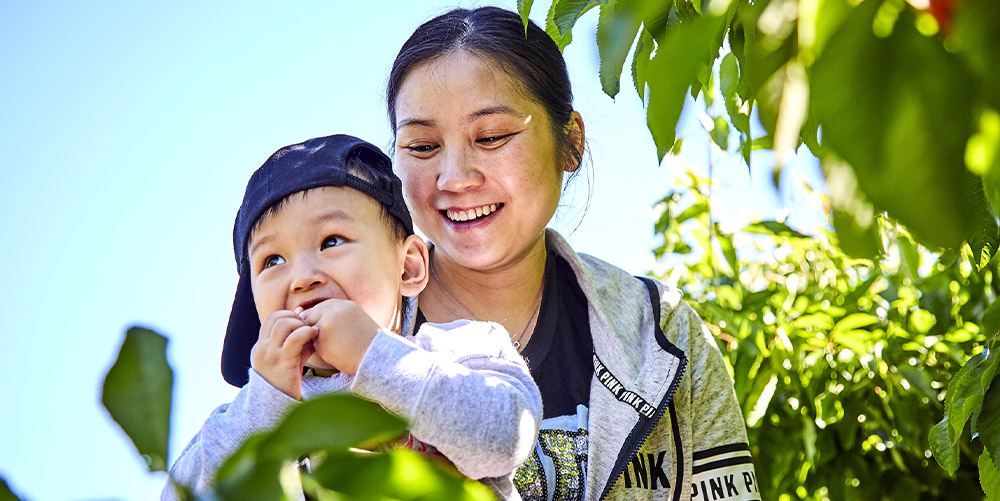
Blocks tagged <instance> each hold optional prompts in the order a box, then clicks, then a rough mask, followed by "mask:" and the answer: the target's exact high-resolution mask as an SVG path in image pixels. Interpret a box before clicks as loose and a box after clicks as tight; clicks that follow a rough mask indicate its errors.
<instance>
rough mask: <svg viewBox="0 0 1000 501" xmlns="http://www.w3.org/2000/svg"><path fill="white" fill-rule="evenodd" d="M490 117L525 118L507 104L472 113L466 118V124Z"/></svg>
mask: <svg viewBox="0 0 1000 501" xmlns="http://www.w3.org/2000/svg"><path fill="white" fill-rule="evenodd" d="M489 115H512V116H515V117H517V118H524V116H525V115H522V114H521V113H519V112H518V111H517V110H515V109H514V108H511V107H510V106H507V105H505V104H498V105H496V106H489V107H487V108H483V109H481V110H477V111H474V112H472V113H470V114H469V116H467V117H465V122H466V123H469V122H475V121H476V120H479V119H480V118H483V117H485V116H489Z"/></svg>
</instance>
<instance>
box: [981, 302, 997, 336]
mask: <svg viewBox="0 0 1000 501" xmlns="http://www.w3.org/2000/svg"><path fill="white" fill-rule="evenodd" d="M979 327H980V328H982V331H983V333H984V334H986V339H991V338H993V336H996V335H997V333H998V332H1000V300H995V301H993V302H992V303H990V306H989V307H988V308H986V311H984V312H983V319H982V320H981V321H980V322H979Z"/></svg>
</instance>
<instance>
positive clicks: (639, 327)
mask: <svg viewBox="0 0 1000 501" xmlns="http://www.w3.org/2000/svg"><path fill="white" fill-rule="evenodd" d="M386 104H387V109H388V114H389V120H390V125H391V127H392V130H393V133H394V136H395V162H396V169H397V171H398V173H399V175H400V177H401V178H402V180H403V189H404V195H405V197H406V199H407V203H408V205H409V207H410V211H411V213H412V216H413V219H414V222H415V223H416V224H417V225H418V226H419V227H420V229H421V230H422V231H423V232H424V234H425V235H427V237H428V239H429V240H430V242H431V244H432V245H433V249H432V253H431V262H430V264H431V266H430V268H431V271H432V279H431V281H430V283H429V285H428V287H427V288H426V289H425V290H424V292H423V293H421V294H420V297H419V310H418V311H414V312H413V315H412V316H411V318H410V328H412V326H413V324H414V323H416V324H419V323H420V322H423V321H432V322H448V321H451V320H455V319H459V318H473V319H478V320H490V321H495V322H499V323H501V324H502V325H503V326H504V327H506V328H507V330H508V332H509V333H510V336H511V342H512V343H513V344H514V346H515V347H517V348H518V349H519V350H520V351H521V354H522V355H523V356H524V357H525V358H526V359H527V360H528V363H529V366H530V368H531V372H532V376H533V377H534V378H535V381H536V382H537V383H538V385H539V387H540V389H541V392H542V399H543V402H544V421H543V424H542V431H541V433H540V434H539V438H538V443H537V444H536V447H535V453H534V454H533V455H532V457H531V458H530V459H529V460H528V461H527V462H526V463H525V464H524V465H523V466H522V467H521V469H520V470H519V471H518V474H517V475H516V477H515V483H516V484H517V487H518V490H519V491H520V493H521V495H522V497H523V498H524V499H674V500H677V499H684V500H685V501H686V500H688V499H691V498H692V497H695V498H697V499H702V498H704V499H727V500H730V499H732V500H735V499H759V494H758V490H757V488H756V478H755V476H754V470H753V465H752V464H751V462H750V453H749V448H748V446H747V438H746V429H745V425H744V423H743V419H742V415H741V413H740V409H739V406H738V404H737V402H736V396H735V392H734V391H733V384H732V380H731V379H730V377H729V375H728V373H727V372H726V368H725V365H724V363H723V360H722V357H721V355H720V353H719V350H718V348H717V347H716V346H715V344H714V342H713V340H712V339H711V336H710V334H708V332H707V330H706V329H705V327H704V325H703V323H702V322H701V320H700V319H699V318H698V317H697V315H696V314H695V313H694V312H693V310H691V308H690V307H688V306H687V305H686V304H684V303H683V302H681V300H680V297H679V293H678V292H677V291H675V290H670V289H664V288H663V287H662V286H661V285H660V284H658V283H655V282H652V281H645V280H641V279H637V278H635V277H632V276H630V275H629V274H628V273H626V272H624V271H623V270H621V269H619V268H616V267H614V266H612V265H609V264H607V263H604V262H602V261H600V260H598V259H595V258H593V257H590V256H586V255H581V254H577V253H576V252H574V251H573V249H571V248H570V247H569V245H568V244H567V243H566V241H565V240H564V239H563V238H562V237H561V236H560V235H559V234H558V233H556V232H555V231H552V230H546V228H545V226H546V224H548V222H549V220H550V219H551V218H552V216H553V214H554V213H555V210H556V207H557V206H558V204H559V197H560V194H561V190H562V181H563V176H564V174H565V173H569V176H570V177H573V176H574V175H575V174H576V173H577V172H578V170H579V168H580V162H581V158H582V155H583V151H584V126H583V120H582V118H581V117H580V114H579V113H577V112H576V111H574V110H573V107H572V91H571V89H570V84H569V77H568V74H567V72H566V65H565V62H564V61H563V58H562V55H561V54H560V52H559V50H558V48H557V47H556V45H555V43H554V42H553V41H552V40H551V39H550V38H549V37H548V35H546V34H545V32H544V31H543V30H541V29H540V28H538V27H537V26H536V25H534V24H533V23H531V24H529V25H528V27H527V30H525V27H524V25H523V24H522V21H521V18H520V16H519V15H518V14H517V13H514V12H510V11H506V10H502V9H498V8H493V7H483V8H478V9H475V10H465V9H456V10H453V11H451V12H448V13H446V14H443V15H441V16H439V17H437V18H435V19H432V20H430V21H428V22H426V23H424V24H423V25H421V26H420V27H419V28H417V30H416V31H415V32H414V33H413V35H412V36H411V37H410V38H409V40H407V42H406V43H405V44H404V45H403V47H402V48H401V49H400V52H399V54H398V56H397V57H396V60H395V62H394V64H393V67H392V71H391V73H390V75H389V82H388V88H387V103H386ZM498 412H502V411H501V410H498ZM484 425H488V423H484Z"/></svg>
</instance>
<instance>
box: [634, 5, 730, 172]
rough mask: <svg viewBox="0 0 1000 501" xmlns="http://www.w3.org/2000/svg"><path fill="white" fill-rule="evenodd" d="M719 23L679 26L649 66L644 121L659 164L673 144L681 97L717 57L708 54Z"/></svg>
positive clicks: (700, 20)
mask: <svg viewBox="0 0 1000 501" xmlns="http://www.w3.org/2000/svg"><path fill="white" fill-rule="evenodd" d="M723 21H724V20H723V18H721V17H699V18H696V19H693V20H692V21H690V22H685V23H682V24H681V25H679V26H678V27H677V28H676V29H674V30H672V31H671V32H670V33H669V35H668V36H667V37H666V40H665V41H664V43H663V44H661V45H660V46H659V47H658V48H657V51H656V55H655V56H653V59H652V61H650V63H649V73H648V76H647V79H648V84H649V107H648V109H647V110H646V121H647V125H648V126H649V131H650V132H651V133H652V134H653V142H654V143H656V155H657V159H658V160H659V161H663V157H664V155H666V153H667V151H668V150H670V147H671V146H672V145H673V144H674V136H675V129H676V127H677V120H678V119H679V118H680V114H681V109H682V108H683V106H684V99H685V94H686V92H687V90H688V88H690V86H691V83H692V82H694V81H695V78H696V76H697V72H698V70H699V69H700V67H701V65H703V64H704V63H705V62H706V61H712V60H714V59H715V57H716V56H717V55H718V54H712V53H711V45H712V43H713V41H714V38H715V36H716V34H717V32H718V30H719V28H720V26H721V25H722V23H723Z"/></svg>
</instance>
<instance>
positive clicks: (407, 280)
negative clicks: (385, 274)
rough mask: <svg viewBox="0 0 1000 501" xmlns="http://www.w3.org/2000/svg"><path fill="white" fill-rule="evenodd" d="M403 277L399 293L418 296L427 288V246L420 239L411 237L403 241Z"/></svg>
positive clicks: (414, 236)
mask: <svg viewBox="0 0 1000 501" xmlns="http://www.w3.org/2000/svg"><path fill="white" fill-rule="evenodd" d="M402 251H403V275H402V276H401V277H400V279H401V280H400V283H399V293H400V294H402V295H403V296H416V295H417V294H420V292H421V291H423V290H424V287H426V286H427V279H428V275H427V270H428V267H427V263H428V253H427V244H425V243H424V241H423V240H421V239H420V237H418V236H416V235H410V236H408V237H406V240H404V241H403V249H402Z"/></svg>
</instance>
